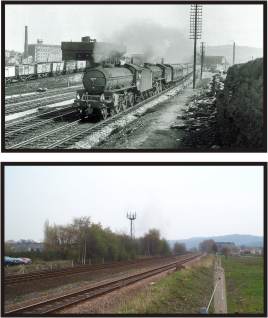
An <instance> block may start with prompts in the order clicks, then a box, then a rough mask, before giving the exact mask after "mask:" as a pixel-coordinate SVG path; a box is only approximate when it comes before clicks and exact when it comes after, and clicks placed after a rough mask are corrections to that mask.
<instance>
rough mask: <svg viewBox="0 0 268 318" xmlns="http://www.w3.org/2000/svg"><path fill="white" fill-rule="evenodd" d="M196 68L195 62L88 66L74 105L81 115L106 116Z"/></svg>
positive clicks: (176, 80) (117, 111)
mask: <svg viewBox="0 0 268 318" xmlns="http://www.w3.org/2000/svg"><path fill="white" fill-rule="evenodd" d="M192 71H193V67H192V64H150V63H144V65H143V66H141V65H135V64H131V63H125V64H124V65H121V66H111V67H107V66H106V67H103V66H98V67H95V68H90V67H88V68H86V69H85V72H84V75H83V86H84V89H80V90H78V91H77V95H76V99H75V100H74V107H75V108H76V109H77V110H78V111H79V112H80V116H81V119H85V118H88V117H91V116H93V115H99V116H101V117H102V118H103V119H106V118H107V117H108V116H113V115H114V114H117V113H119V112H120V111H122V110H125V109H127V108H128V107H132V106H133V105H135V104H136V103H139V102H140V101H142V100H145V99H147V98H149V97H151V96H153V95H156V94H158V93H160V92H161V91H162V90H164V89H166V88H168V87H170V86H171V85H172V84H174V83H176V82H178V81H180V80H183V79H184V78H186V77H187V76H189V75H190V74H191V73H192Z"/></svg>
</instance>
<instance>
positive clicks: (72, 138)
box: [8, 79, 184, 150]
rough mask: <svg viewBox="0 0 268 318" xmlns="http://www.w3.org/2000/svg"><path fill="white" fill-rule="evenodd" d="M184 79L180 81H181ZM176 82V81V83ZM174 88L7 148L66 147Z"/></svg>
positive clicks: (73, 122)
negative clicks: (95, 119) (110, 114)
mask: <svg viewBox="0 0 268 318" xmlns="http://www.w3.org/2000/svg"><path fill="white" fill-rule="evenodd" d="M183 81H184V79H183V80H182V81H181V82H183ZM177 84H178V83H177ZM173 88H175V86H172V87H170V88H167V89H165V90H163V91H162V92H160V93H158V94H156V95H154V96H152V97H150V98H147V99H145V100H143V101H141V102H140V103H138V104H136V105H135V106H133V107H131V108H128V109H126V110H124V111H122V112H120V113H119V114H116V115H115V116H113V117H109V118H108V119H106V120H103V121H101V122H99V123H97V124H91V123H83V124H82V123H81V122H80V120H74V121H72V122H71V123H68V124H66V125H63V126H61V127H59V128H55V129H52V130H50V131H47V132H45V133H42V134H39V135H37V136H34V137H32V138H29V139H27V140H24V141H22V142H19V143H17V144H13V145H11V146H9V147H8V149H38V150H39V149H61V148H66V147H68V146H69V145H71V144H73V143H75V142H77V141H79V140H81V139H82V138H84V137H86V136H88V135H89V134H93V133H96V132H98V131H101V130H102V129H103V128H104V127H105V126H107V125H109V124H111V123H112V122H114V121H116V120H118V119H120V118H122V117H123V116H125V115H126V114H129V113H131V112H133V111H135V110H137V109H138V108H139V107H141V106H142V105H144V104H146V103H148V102H150V101H152V100H154V99H156V98H157V97H159V96H161V95H162V94H164V93H167V92H168V91H170V90H171V89H173Z"/></svg>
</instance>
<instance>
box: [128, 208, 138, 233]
mask: <svg viewBox="0 0 268 318" xmlns="http://www.w3.org/2000/svg"><path fill="white" fill-rule="evenodd" d="M127 218H128V219H129V220H130V237H131V238H133V237H134V223H133V222H134V220H136V218H137V215H136V212H134V213H131V212H130V213H127Z"/></svg>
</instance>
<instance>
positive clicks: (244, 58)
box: [206, 44, 263, 64]
mask: <svg viewBox="0 0 268 318" xmlns="http://www.w3.org/2000/svg"><path fill="white" fill-rule="evenodd" d="M206 55H211V56H225V57H226V59H227V61H228V62H229V63H230V64H232V63H233V45H232V44H230V45H220V46H208V47H207V48H206ZM252 57H253V59H256V58H258V57H263V50H262V49H259V48H256V47H249V46H238V45H237V46H236V50H235V63H236V64H239V63H245V62H248V61H250V60H252Z"/></svg>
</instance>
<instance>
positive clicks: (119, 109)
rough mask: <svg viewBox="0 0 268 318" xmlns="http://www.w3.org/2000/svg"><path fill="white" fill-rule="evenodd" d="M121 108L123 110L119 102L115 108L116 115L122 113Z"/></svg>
mask: <svg viewBox="0 0 268 318" xmlns="http://www.w3.org/2000/svg"><path fill="white" fill-rule="evenodd" d="M121 108H122V103H121V102H119V103H118V105H117V106H114V111H115V113H116V114H118V113H120V111H121Z"/></svg>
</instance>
